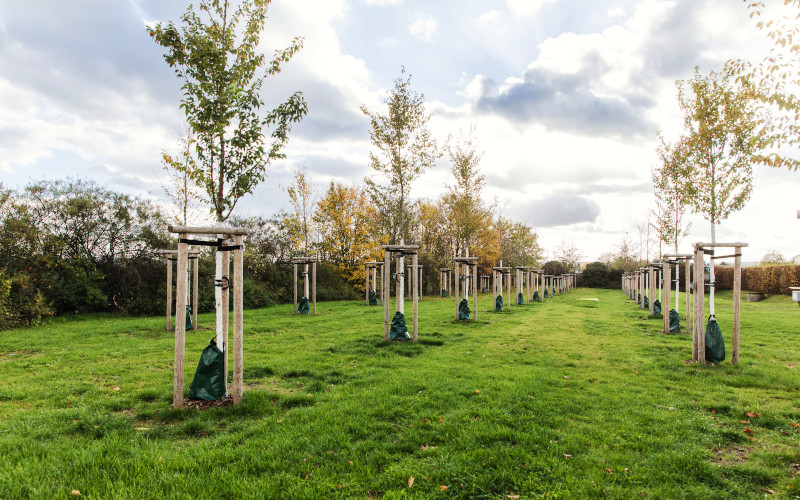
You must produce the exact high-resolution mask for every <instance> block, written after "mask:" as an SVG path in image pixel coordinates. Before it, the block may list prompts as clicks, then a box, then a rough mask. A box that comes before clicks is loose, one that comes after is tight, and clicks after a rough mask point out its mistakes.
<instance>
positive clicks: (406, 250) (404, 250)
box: [381, 245, 419, 255]
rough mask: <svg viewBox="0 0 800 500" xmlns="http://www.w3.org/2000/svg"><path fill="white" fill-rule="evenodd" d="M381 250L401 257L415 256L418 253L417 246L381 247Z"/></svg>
mask: <svg viewBox="0 0 800 500" xmlns="http://www.w3.org/2000/svg"><path fill="white" fill-rule="evenodd" d="M381 248H383V249H384V251H386V252H392V253H401V254H403V255H415V254H416V253H417V252H418V251H419V245H381Z"/></svg>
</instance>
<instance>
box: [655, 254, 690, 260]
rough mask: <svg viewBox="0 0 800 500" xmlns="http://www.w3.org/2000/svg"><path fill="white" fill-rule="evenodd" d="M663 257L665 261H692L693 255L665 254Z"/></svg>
mask: <svg viewBox="0 0 800 500" xmlns="http://www.w3.org/2000/svg"><path fill="white" fill-rule="evenodd" d="M663 257H664V258H665V259H675V260H687V259H693V258H694V255H692V254H690V253H672V254H665V255H664V256H663Z"/></svg>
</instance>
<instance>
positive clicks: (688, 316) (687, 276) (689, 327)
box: [684, 259, 694, 333]
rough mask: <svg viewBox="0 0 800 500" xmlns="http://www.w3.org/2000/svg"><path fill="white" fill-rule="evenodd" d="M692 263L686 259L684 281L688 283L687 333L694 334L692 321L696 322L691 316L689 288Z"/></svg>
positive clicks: (686, 286) (686, 284)
mask: <svg viewBox="0 0 800 500" xmlns="http://www.w3.org/2000/svg"><path fill="white" fill-rule="evenodd" d="M691 263H692V261H691V259H686V279H684V281H685V282H686V283H685V284H684V294H685V295H686V331H687V333H688V332H692V331H693V330H694V328H692V321H694V318H692V317H691V316H690V315H689V297H691V293H690V286H689V278H690V277H691V273H690V271H691ZM690 318H691V320H690Z"/></svg>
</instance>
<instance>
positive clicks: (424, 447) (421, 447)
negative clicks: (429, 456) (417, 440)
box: [419, 443, 436, 451]
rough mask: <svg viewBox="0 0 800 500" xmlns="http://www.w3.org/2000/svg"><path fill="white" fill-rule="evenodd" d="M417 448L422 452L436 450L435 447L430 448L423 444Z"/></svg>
mask: <svg viewBox="0 0 800 500" xmlns="http://www.w3.org/2000/svg"><path fill="white" fill-rule="evenodd" d="M419 448H420V449H421V450H423V451H428V450H435V449H436V447H435V446H430V445H429V444H428V443H425V444H423V445H422V446H420V447H419Z"/></svg>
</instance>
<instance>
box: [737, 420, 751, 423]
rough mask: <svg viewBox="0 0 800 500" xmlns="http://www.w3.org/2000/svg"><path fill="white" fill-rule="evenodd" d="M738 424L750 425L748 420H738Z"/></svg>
mask: <svg viewBox="0 0 800 500" xmlns="http://www.w3.org/2000/svg"><path fill="white" fill-rule="evenodd" d="M739 422H740V423H742V424H749V423H750V421H749V420H740V421H739Z"/></svg>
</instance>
